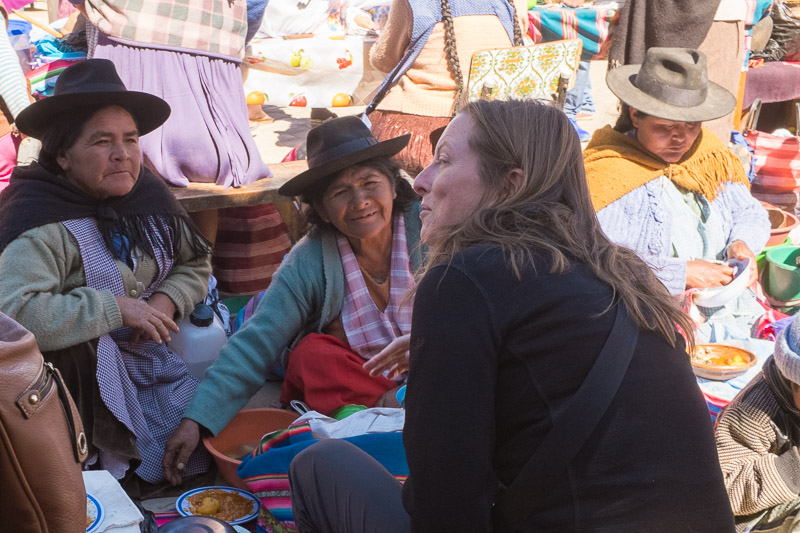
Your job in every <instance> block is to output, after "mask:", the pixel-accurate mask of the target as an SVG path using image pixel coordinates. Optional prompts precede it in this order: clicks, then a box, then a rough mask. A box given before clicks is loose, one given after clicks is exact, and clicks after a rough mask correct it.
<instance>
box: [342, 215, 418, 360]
mask: <svg viewBox="0 0 800 533" xmlns="http://www.w3.org/2000/svg"><path fill="white" fill-rule="evenodd" d="M392 231H393V235H392V263H391V273H390V275H389V304H388V305H387V306H386V310H385V311H383V312H381V311H380V310H379V309H378V307H377V306H376V305H375V302H374V301H373V300H372V297H371V296H370V294H369V290H368V289H367V284H366V282H365V281H364V275H363V274H362V273H361V268H360V267H359V265H358V260H357V259H356V256H355V254H354V253H353V249H352V248H351V247H350V243H349V242H348V241H347V237H345V236H344V235H341V234H339V235H337V237H336V244H337V245H338V246H339V253H340V254H341V256H342V266H343V267H344V278H345V291H344V303H343V305H342V326H343V327H344V332H345V335H347V341H348V342H349V343H350V348H352V349H353V351H355V352H356V353H357V354H358V355H360V356H361V357H363V358H364V359H371V358H372V357H373V356H374V355H376V354H377V353H378V352H380V351H381V350H383V349H384V348H385V347H386V345H387V344H389V343H390V342H392V341H393V340H394V339H395V338H397V337H399V336H400V335H405V334H407V333H408V332H410V331H411V307H412V305H411V303H409V304H407V305H405V306H402V307H401V306H400V302H401V301H402V299H403V295H404V294H405V292H406V290H408V289H409V288H410V287H412V286H413V285H414V277H413V276H412V275H411V266H410V264H409V260H408V244H407V243H406V226H405V222H404V221H403V215H402V214H400V215H395V217H394V220H393V222H392Z"/></svg>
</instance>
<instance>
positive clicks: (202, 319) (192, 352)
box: [167, 303, 228, 380]
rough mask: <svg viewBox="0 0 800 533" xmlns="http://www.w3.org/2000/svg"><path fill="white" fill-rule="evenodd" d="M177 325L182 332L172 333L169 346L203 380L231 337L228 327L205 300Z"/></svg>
mask: <svg viewBox="0 0 800 533" xmlns="http://www.w3.org/2000/svg"><path fill="white" fill-rule="evenodd" d="M178 327H179V328H180V332H179V333H173V334H171V335H170V337H171V340H170V341H169V343H167V346H168V347H169V349H170V350H172V351H173V352H174V353H176V354H178V355H179V356H180V357H181V359H183V360H184V362H185V363H186V368H187V369H188V370H189V374H191V375H192V376H193V377H195V378H196V379H198V380H202V379H203V376H205V373H206V369H207V368H208V367H209V366H211V363H213V362H214V361H216V360H217V357H218V356H219V351H220V350H221V349H222V346H224V345H225V342H226V341H227V340H228V336H227V335H226V334H225V328H224V327H223V326H222V324H221V323H220V321H219V319H218V318H217V315H216V314H214V311H213V310H212V309H211V307H209V306H208V305H206V304H204V303H199V304H197V305H195V306H194V310H193V311H192V313H191V314H190V315H189V316H188V317H186V318H184V319H183V321H181V323H180V324H178Z"/></svg>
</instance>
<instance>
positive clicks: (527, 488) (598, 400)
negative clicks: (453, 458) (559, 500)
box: [493, 303, 639, 533]
mask: <svg viewBox="0 0 800 533" xmlns="http://www.w3.org/2000/svg"><path fill="white" fill-rule="evenodd" d="M638 339H639V328H638V327H637V326H636V324H634V323H633V321H632V320H631V318H630V317H629V316H628V313H627V311H626V310H625V306H624V305H623V304H622V303H618V304H617V315H616V318H615V320H614V326H613V328H612V329H611V333H610V334H609V336H608V339H607V340H606V343H605V345H604V346H603V349H602V351H601V352H600V355H598V356H597V360H596V361H595V363H594V366H593V367H592V369H591V370H590V371H589V374H588V375H587V376H586V379H585V380H584V382H583V384H582V385H581V387H580V388H579V389H578V392H576V393H575V396H573V397H572V400H570V402H569V404H568V405H567V407H566V408H565V409H564V411H563V412H562V414H561V415H560V416H558V417H557V418H556V419H555V420H554V421H553V427H552V429H551V430H550V432H549V433H548V434H547V436H546V437H545V438H544V440H543V441H542V443H541V445H540V446H539V447H538V448H537V450H536V451H535V452H534V453H533V455H532V456H531V458H530V459H529V460H528V462H527V463H525V466H523V467H522V470H520V472H519V474H518V475H517V477H516V479H514V481H513V482H512V483H511V485H510V486H509V487H508V489H507V490H506V491H505V492H504V493H502V494H501V495H500V497H499V498H498V499H497V501H496V502H495V506H494V509H493V516H494V523H495V527H496V529H497V531H507V532H509V533H511V532H513V531H516V530H517V528H518V527H520V526H521V525H522V524H523V523H524V522H525V520H527V518H528V516H530V514H531V512H532V511H533V502H534V501H535V499H536V498H537V497H540V496H541V495H542V494H544V493H545V491H546V490H547V489H548V488H550V487H552V486H553V485H554V484H555V481H556V480H557V479H558V477H559V476H562V475H563V474H564V472H565V471H566V470H567V467H568V466H569V464H570V462H571V461H572V459H573V458H574V457H575V455H577V453H578V452H579V451H580V450H581V448H583V445H584V443H585V442H586V440H587V439H588V438H589V435H590V434H591V433H592V432H593V431H594V429H595V428H596V427H597V424H598V423H599V422H600V419H601V418H602V417H603V415H604V414H605V412H606V411H607V410H608V406H609V405H610V404H611V400H612V399H613V398H614V396H615V395H616V394H617V390H618V389H619V385H620V383H621V382H622V378H623V377H624V376H625V373H626V372H627V370H628V365H629V364H630V362H631V357H632V356H633V352H634V350H635V348H636V343H637V341H638Z"/></svg>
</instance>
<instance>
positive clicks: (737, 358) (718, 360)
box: [692, 346, 748, 366]
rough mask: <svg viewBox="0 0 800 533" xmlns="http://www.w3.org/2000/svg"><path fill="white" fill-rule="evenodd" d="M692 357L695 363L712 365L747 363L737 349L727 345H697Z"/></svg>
mask: <svg viewBox="0 0 800 533" xmlns="http://www.w3.org/2000/svg"><path fill="white" fill-rule="evenodd" d="M692 359H693V360H694V362H695V363H701V364H706V365H714V366H740V365H746V364H747V363H748V361H747V359H745V358H744V357H743V356H742V354H741V353H740V351H739V350H737V349H735V348H731V347H729V346H713V347H712V346H698V347H697V348H696V349H695V351H694V355H692Z"/></svg>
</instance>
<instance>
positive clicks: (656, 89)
mask: <svg viewBox="0 0 800 533" xmlns="http://www.w3.org/2000/svg"><path fill="white" fill-rule="evenodd" d="M606 83H607V84H608V88H609V89H611V92H613V93H614V94H615V95H617V96H618V97H619V99H620V100H622V101H623V102H624V103H626V104H628V105H629V106H630V107H632V108H634V109H638V110H639V111H642V112H643V113H647V114H648V115H652V116H654V117H658V118H663V119H666V120H674V121H679V122H703V121H705V120H712V119H715V118H719V117H722V116H725V115H727V114H728V113H730V112H731V111H733V109H734V108H735V107H736V98H735V97H734V96H733V95H732V94H731V93H730V92H729V91H728V90H726V89H725V88H723V87H722V86H720V85H717V84H716V83H714V82H712V81H709V80H708V69H707V68H706V56H705V54H704V53H703V52H699V51H697V50H692V49H691V48H658V47H654V48H649V49H648V50H647V52H646V53H645V57H644V63H642V64H641V65H624V66H622V67H619V68H616V69H614V70H611V71H609V73H608V74H607V75H606Z"/></svg>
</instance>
